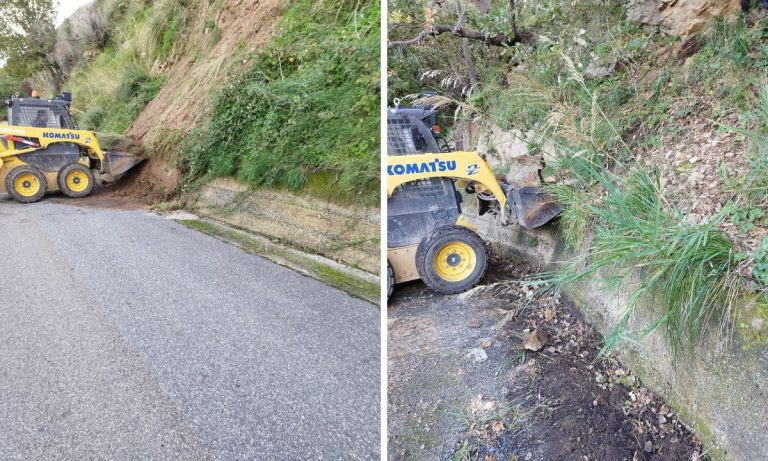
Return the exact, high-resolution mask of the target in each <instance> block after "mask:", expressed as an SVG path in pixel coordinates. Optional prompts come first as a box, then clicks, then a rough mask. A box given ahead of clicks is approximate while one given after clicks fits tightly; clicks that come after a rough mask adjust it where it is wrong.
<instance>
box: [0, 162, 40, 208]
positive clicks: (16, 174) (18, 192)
mask: <svg viewBox="0 0 768 461" xmlns="http://www.w3.org/2000/svg"><path fill="white" fill-rule="evenodd" d="M22 175H31V176H33V177H34V179H36V180H37V184H38V187H37V188H36V190H32V189H27V190H25V189H24V184H22V188H21V189H19V188H18V187H17V184H18V183H17V181H16V179H17V178H18V179H21V176H22ZM25 184H26V183H25ZM47 188H48V185H47V183H46V182H45V176H44V175H43V173H42V172H41V171H40V170H38V169H37V168H34V167H31V166H28V165H24V166H17V167H16V168H14V169H12V170H11V171H10V172H9V173H8V176H6V177H5V189H6V190H7V191H8V193H9V194H11V197H13V199H14V200H16V201H17V202H20V203H32V202H37V201H39V200H40V199H42V198H43V196H44V195H45V190H46V189H47Z"/></svg>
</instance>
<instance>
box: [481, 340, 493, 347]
mask: <svg viewBox="0 0 768 461" xmlns="http://www.w3.org/2000/svg"><path fill="white" fill-rule="evenodd" d="M480 347H482V348H483V349H488V348H489V347H491V340H490V339H489V338H483V339H481V340H480Z"/></svg>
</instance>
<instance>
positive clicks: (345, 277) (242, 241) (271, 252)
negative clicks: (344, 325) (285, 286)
mask: <svg viewBox="0 0 768 461" xmlns="http://www.w3.org/2000/svg"><path fill="white" fill-rule="evenodd" d="M179 223H181V224H183V225H185V226H187V227H189V228H191V229H195V230H197V231H199V232H202V233H204V234H207V235H210V236H213V237H216V238H218V239H221V240H223V241H225V242H228V243H231V244H233V245H235V246H237V247H239V248H242V249H244V250H246V251H248V252H249V253H253V254H255V255H259V256H262V257H264V258H267V259H269V260H271V261H272V262H275V263H277V264H280V265H282V266H286V267H289V268H291V269H294V270H296V271H299V272H302V273H305V274H307V275H309V276H310V277H312V278H315V279H317V280H320V281H321V282H323V283H325V284H328V285H330V286H334V287H336V288H338V289H340V290H343V291H346V292H347V293H349V294H351V295H353V296H357V297H359V298H362V299H365V300H367V301H369V302H371V303H374V304H378V303H379V293H380V291H379V290H380V287H379V285H378V284H376V283H371V282H369V281H367V280H363V279H359V278H357V277H355V276H353V275H351V274H349V273H347V272H343V271H341V270H339V269H336V268H334V267H332V266H330V265H327V264H323V263H321V262H319V261H318V260H316V259H312V258H310V257H308V256H303V255H302V254H301V253H299V252H298V251H296V250H291V249H288V248H286V247H283V246H281V245H276V244H273V243H271V242H267V240H266V239H263V240H260V239H257V238H256V237H251V236H249V235H247V234H245V232H241V231H236V230H233V229H230V228H227V227H224V226H220V225H217V224H214V223H211V222H208V221H202V220H195V219H189V220H179Z"/></svg>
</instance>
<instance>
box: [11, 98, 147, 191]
mask: <svg viewBox="0 0 768 461" xmlns="http://www.w3.org/2000/svg"><path fill="white" fill-rule="evenodd" d="M71 102H72V98H71V94H69V93H64V95H62V96H59V97H56V98H54V99H48V100H44V99H37V98H14V99H11V100H9V101H6V106H7V107H8V125H0V192H7V193H9V194H10V195H11V197H13V198H14V199H15V200H17V201H19V202H22V203H31V202H36V201H38V200H40V199H41V198H43V196H44V195H45V193H46V192H53V191H61V192H62V193H64V194H65V195H67V196H69V197H85V196H86V195H88V194H90V193H91V191H92V190H93V186H94V183H95V176H94V173H98V175H99V178H100V179H101V180H104V181H113V180H115V179H116V178H117V177H119V176H120V175H122V174H123V173H125V172H126V171H128V170H129V169H131V168H133V167H134V166H135V165H136V164H138V163H140V162H141V161H142V160H144V158H143V157H139V156H135V155H132V154H128V153H120V152H105V151H104V150H102V148H101V146H100V145H99V141H98V139H97V137H96V133H94V132H92V131H84V130H79V129H78V128H77V125H76V124H75V122H74V120H73V118H72V116H71V114H70V112H69V107H70V105H71Z"/></svg>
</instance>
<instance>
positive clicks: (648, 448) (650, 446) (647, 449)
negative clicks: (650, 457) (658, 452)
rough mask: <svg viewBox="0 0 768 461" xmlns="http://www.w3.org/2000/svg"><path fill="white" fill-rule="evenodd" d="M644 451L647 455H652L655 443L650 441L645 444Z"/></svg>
mask: <svg viewBox="0 0 768 461" xmlns="http://www.w3.org/2000/svg"><path fill="white" fill-rule="evenodd" d="M643 451H644V452H646V453H652V452H653V442H651V441H650V440H649V441H647V442H645V445H643Z"/></svg>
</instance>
